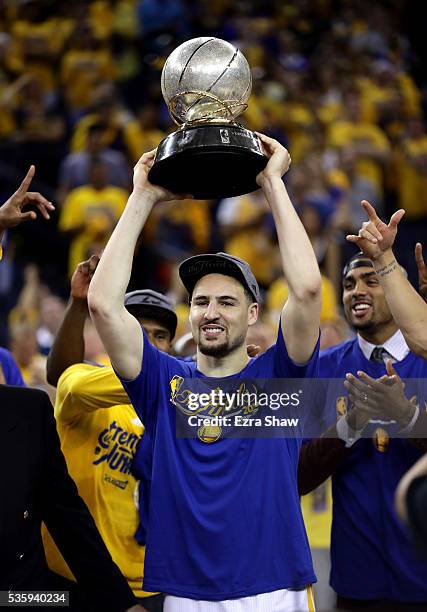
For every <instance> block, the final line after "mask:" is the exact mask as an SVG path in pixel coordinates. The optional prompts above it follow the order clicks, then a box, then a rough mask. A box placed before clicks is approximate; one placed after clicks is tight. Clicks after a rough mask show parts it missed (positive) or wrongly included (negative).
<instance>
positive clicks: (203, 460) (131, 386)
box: [122, 330, 318, 601]
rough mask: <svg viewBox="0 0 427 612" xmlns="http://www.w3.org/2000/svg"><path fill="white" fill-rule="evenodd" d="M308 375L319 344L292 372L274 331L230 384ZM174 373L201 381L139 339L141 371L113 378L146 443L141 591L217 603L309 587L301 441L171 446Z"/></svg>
mask: <svg viewBox="0 0 427 612" xmlns="http://www.w3.org/2000/svg"><path fill="white" fill-rule="evenodd" d="M317 375H318V346H317V347H316V349H315V351H314V353H313V356H312V358H311V359H310V361H309V362H308V363H307V364H305V365H303V366H300V365H296V364H295V363H294V362H293V361H292V360H291V359H290V358H289V356H288V354H287V351H286V347H285V343H284V340H283V336H282V332H281V330H280V331H279V335H278V339H277V342H276V344H275V345H274V346H273V347H271V348H270V349H268V350H267V351H266V352H265V353H263V354H262V355H259V356H258V357H256V358H255V359H251V361H250V363H249V364H248V365H247V366H246V367H245V368H244V369H243V370H242V371H241V372H239V373H238V374H236V375H234V377H235V378H258V379H259V378H264V379H265V378H303V377H307V378H309V377H316V376H317ZM177 376H178V377H182V378H183V379H189V378H206V377H204V375H203V374H202V373H201V372H199V371H198V370H197V366H196V364H195V363H194V362H188V363H186V362H183V361H181V360H178V359H176V358H174V357H171V356H170V355H167V354H165V353H162V352H160V351H159V350H157V349H156V348H154V347H153V346H152V345H151V344H150V343H149V342H148V340H147V339H146V338H145V340H144V356H143V365H142V369H141V372H140V374H139V375H138V376H137V378H135V379H134V380H133V381H122V382H123V386H124V388H125V390H126V392H127V393H128V395H129V398H130V399H131V401H132V404H133V406H134V408H135V410H136V412H137V414H138V416H139V417H140V419H141V420H142V422H143V423H144V425H145V428H146V433H145V435H144V436H143V440H144V438H146V436H147V438H146V440H145V455H146V456H145V458H144V457H143V455H144V453H140V454H138V456H137V460H138V461H140V462H141V465H137V466H136V471H137V472H138V473H139V475H140V476H142V477H143V478H145V477H146V478H147V479H148V480H149V481H150V482H149V485H148V487H146V488H145V490H149V502H148V529H147V541H146V554H145V569H144V590H146V591H162V592H164V593H168V594H171V595H176V596H180V597H188V598H192V599H205V600H211V601H220V600H224V599H232V598H240V597H246V596H250V595H256V594H259V593H267V592H271V591H275V590H277V589H285V588H290V589H300V588H303V587H305V586H306V585H308V584H311V583H312V582H314V581H315V576H314V572H313V567H312V562H311V556H310V550H309V546H308V541H307V536H306V533H305V527H304V523H303V519H302V515H301V509H300V503H299V498H298V490H297V465H298V455H299V448H300V440H299V439H295V438H292V439H289V438H288V439H284V438H280V439H277V438H276V439H265V438H264V439H254V438H232V439H231V438H220V439H218V440H217V441H216V442H214V443H210V444H208V443H205V442H204V441H202V440H200V439H197V438H196V439H189V438H186V439H184V438H183V439H181V438H178V439H177V437H176V432H175V420H176V417H177V412H178V410H179V409H178V408H177V407H176V406H175V405H174V404H173V403H172V402H171V389H172V391H173V386H174V382H173V381H176V380H177V378H176V377H177ZM228 378H232V377H228ZM171 381H172V383H171ZM178 418H180V416H178ZM147 434H148V435H147ZM147 454H148V455H150V457H148V458H147ZM141 518H142V517H141ZM143 518H144V520H147V516H144V517H143Z"/></svg>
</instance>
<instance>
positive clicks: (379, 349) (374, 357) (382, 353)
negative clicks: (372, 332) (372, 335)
mask: <svg viewBox="0 0 427 612" xmlns="http://www.w3.org/2000/svg"><path fill="white" fill-rule="evenodd" d="M388 357H390V353H388V352H387V350H386V349H385V348H384V347H383V346H376V347H375V348H374V350H373V351H372V353H371V357H370V360H371V361H375V363H384V362H385V360H386V359H387V358H388Z"/></svg>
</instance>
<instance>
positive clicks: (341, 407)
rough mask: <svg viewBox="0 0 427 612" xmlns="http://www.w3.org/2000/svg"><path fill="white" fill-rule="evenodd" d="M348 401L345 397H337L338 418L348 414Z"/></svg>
mask: <svg viewBox="0 0 427 612" xmlns="http://www.w3.org/2000/svg"><path fill="white" fill-rule="evenodd" d="M347 401H348V398H347V397H346V396H345V395H342V396H341V397H337V401H336V409H337V417H342V416H344V415H345V414H347Z"/></svg>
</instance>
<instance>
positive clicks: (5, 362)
mask: <svg viewBox="0 0 427 612" xmlns="http://www.w3.org/2000/svg"><path fill="white" fill-rule="evenodd" d="M0 368H1V369H2V372H3V375H4V380H5V383H6V384H7V385H15V386H17V387H25V383H24V380H23V378H22V375H21V372H20V370H19V368H18V366H17V365H16V362H15V360H14V358H13V357H12V355H11V354H10V352H9V351H8V350H7V349H4V348H0Z"/></svg>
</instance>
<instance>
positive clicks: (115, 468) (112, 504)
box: [43, 363, 153, 597]
mask: <svg viewBox="0 0 427 612" xmlns="http://www.w3.org/2000/svg"><path fill="white" fill-rule="evenodd" d="M55 418H56V422H57V428H58V433H59V437H60V439H61V448H62V451H63V453H64V455H65V458H66V461H67V465H68V470H69V472H70V475H71V477H72V478H73V479H74V481H75V483H76V485H77V488H78V490H79V494H80V496H81V497H82V498H83V499H84V501H85V502H86V504H87V506H88V508H89V510H90V512H91V514H92V516H93V518H94V520H95V523H96V525H97V527H98V529H99V532H100V534H101V536H102V539H103V540H104V542H105V544H106V546H107V548H108V550H109V551H110V554H111V556H112V558H113V560H114V561H115V563H116V564H117V565H118V566H119V568H120V570H121V572H122V574H123V575H124V576H125V577H126V579H127V581H128V583H129V586H130V588H131V589H132V590H133V592H134V594H135V596H136V597H145V596H149V595H152V594H153V593H146V592H144V591H143V590H142V589H141V585H142V576H143V568H144V555H145V548H144V547H142V546H139V545H138V544H137V542H136V540H135V539H134V534H135V531H136V529H137V527H138V512H137V509H136V506H135V501H134V495H135V490H136V487H137V482H136V480H135V479H134V478H133V476H132V475H131V473H130V467H131V462H132V459H133V455H134V453H135V449H136V446H137V443H138V441H139V439H140V438H141V436H142V434H143V431H144V428H143V425H142V423H141V421H140V420H139V418H138V417H137V415H136V413H135V411H134V409H133V408H132V406H131V405H130V404H129V399H128V397H127V395H126V393H125V391H124V390H123V388H122V386H121V384H120V382H119V380H118V379H117V378H116V376H115V374H114V372H113V370H112V368H111V367H98V366H93V365H89V364H85V363H79V364H75V365H72V366H70V367H69V368H68V369H67V370H65V372H63V374H62V376H61V378H60V379H59V382H58V388H57V395H56V403H55ZM43 541H44V545H45V551H46V558H47V561H48V564H49V567H50V568H51V570H53V571H54V572H56V573H58V574H60V575H61V576H64V577H66V578H68V579H73V578H74V577H73V574H72V573H71V570H70V569H69V568H68V566H67V564H66V562H65V561H64V559H63V558H62V556H61V554H60V552H59V550H58V549H57V548H56V546H55V544H54V542H53V540H52V538H51V537H50V535H49V533H48V532H47V530H46V529H45V528H44V527H43Z"/></svg>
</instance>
